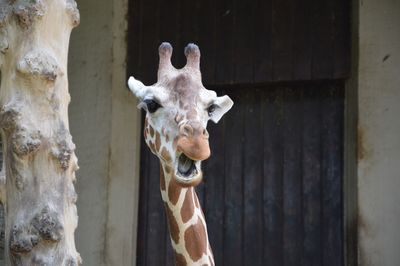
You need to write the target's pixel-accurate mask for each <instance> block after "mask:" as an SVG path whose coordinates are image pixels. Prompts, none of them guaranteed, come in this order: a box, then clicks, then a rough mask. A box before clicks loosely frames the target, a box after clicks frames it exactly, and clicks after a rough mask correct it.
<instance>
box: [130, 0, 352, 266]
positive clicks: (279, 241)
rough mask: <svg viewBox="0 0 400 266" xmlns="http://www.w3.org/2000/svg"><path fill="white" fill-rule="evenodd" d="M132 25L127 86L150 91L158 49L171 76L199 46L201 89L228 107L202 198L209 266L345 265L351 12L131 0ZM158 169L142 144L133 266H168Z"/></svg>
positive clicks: (289, 0)
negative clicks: (164, 48)
mask: <svg viewBox="0 0 400 266" xmlns="http://www.w3.org/2000/svg"><path fill="white" fill-rule="evenodd" d="M129 14H130V15H131V19H130V20H129V21H130V27H129V51H128V55H129V62H128V74H129V75H132V74H133V75H135V77H136V78H138V79H141V80H142V81H144V82H145V84H150V83H153V82H155V78H156V72H157V62H158V55H157V48H158V45H159V44H160V43H161V42H162V41H169V42H171V43H172V44H173V46H174V54H173V63H174V65H175V66H176V67H182V66H183V65H184V55H183V47H184V46H185V45H186V44H187V43H188V42H195V43H197V44H199V46H200V49H201V52H202V61H201V68H202V73H203V83H204V84H205V85H206V87H207V88H210V89H214V90H216V91H217V93H218V94H219V95H222V94H228V95H229V96H230V97H231V98H232V99H233V100H234V102H235V105H234V108H233V109H232V110H231V111H230V112H229V113H228V114H227V115H226V117H225V118H224V119H223V120H222V121H221V122H220V123H219V124H218V125H214V124H212V123H210V124H209V131H210V136H211V137H210V138H211V139H210V141H211V149H212V156H211V158H210V159H209V160H208V161H206V162H205V163H204V165H203V168H204V172H205V180H204V183H203V184H202V185H200V186H199V187H198V189H197V191H198V193H199V195H200V199H201V201H202V206H203V208H204V211H205V216H206V220H207V225H208V230H209V235H210V242H211V245H212V247H213V251H214V255H215V260H216V265H229V266H231V265H251V266H257V265H277V266H281V265H296V266H297V265H305V266H309V265H328V266H329V265H332V266H337V265H344V263H343V261H344V258H343V256H344V255H343V254H344V239H343V195H342V184H343V122H344V118H343V110H344V105H343V103H344V80H345V78H346V77H347V76H348V74H349V48H350V36H349V30H350V27H349V4H348V3H347V1H344V0H340V1H328V0H322V1H294V0H285V1H282V0H266V1H238V0H231V1H211V0H205V1H204V0H202V1H200V0H196V1H189V2H188V1H183V0H181V1H161V0H134V1H131V2H130V12H129ZM142 143H143V141H142ZM158 164H159V163H158V159H157V158H156V157H155V156H154V155H152V154H151V153H150V152H149V150H148V148H147V147H145V145H143V146H142V148H141V171H140V173H141V179H140V202H139V205H140V207H139V228H138V245H137V246H138V252H137V254H138V257H137V264H138V265H149V266H153V265H154V266H156V265H173V255H172V249H171V244H170V239H169V235H168V229H167V225H166V219H165V214H164V209H163V205H162V200H161V196H160V192H159V166H158Z"/></svg>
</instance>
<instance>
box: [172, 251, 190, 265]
mask: <svg viewBox="0 0 400 266" xmlns="http://www.w3.org/2000/svg"><path fill="white" fill-rule="evenodd" d="M175 265H176V266H187V265H188V264H187V262H186V259H185V257H184V256H183V255H182V254H179V253H176V252H175Z"/></svg>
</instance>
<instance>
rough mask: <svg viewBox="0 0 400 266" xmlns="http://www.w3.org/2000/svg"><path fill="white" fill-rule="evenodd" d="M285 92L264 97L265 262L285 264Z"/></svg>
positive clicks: (272, 91)
mask: <svg viewBox="0 0 400 266" xmlns="http://www.w3.org/2000/svg"><path fill="white" fill-rule="evenodd" d="M282 108H283V93H282V90H280V89H271V88H269V89H268V91H265V94H264V97H263V118H262V119H263V143H264V144H263V147H264V152H263V153H264V164H263V165H264V166H263V167H264V186H263V201H264V204H263V208H264V209H263V214H264V223H263V224H264V230H263V231H264V241H263V242H264V258H263V263H264V265H268V266H282V265H283V253H282V245H283V243H282V235H283V220H282V217H283V210H282V207H283V197H282V186H283V183H282V180H283V149H282V142H283V139H282V124H283V120H282V119H283V117H282V111H283V110H282Z"/></svg>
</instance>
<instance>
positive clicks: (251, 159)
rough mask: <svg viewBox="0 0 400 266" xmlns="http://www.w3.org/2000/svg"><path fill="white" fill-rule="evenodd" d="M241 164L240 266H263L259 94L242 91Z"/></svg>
mask: <svg viewBox="0 0 400 266" xmlns="http://www.w3.org/2000/svg"><path fill="white" fill-rule="evenodd" d="M245 93H246V94H245V101H246V105H245V107H244V112H245V114H244V149H243V151H244V160H243V173H244V175H243V177H242V178H243V187H244V192H243V197H244V198H243V202H244V206H243V207H244V213H243V230H244V239H243V253H244V265H263V264H262V258H263V236H262V234H261V232H262V230H263V224H262V223H263V215H262V211H263V206H262V190H261V188H262V186H263V168H262V162H263V159H262V158H263V157H262V152H263V143H261V141H262V140H263V137H262V124H261V121H262V117H261V100H260V98H261V97H260V96H261V90H260V89H255V90H254V89H252V90H245Z"/></svg>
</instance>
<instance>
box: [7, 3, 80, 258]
mask: <svg viewBox="0 0 400 266" xmlns="http://www.w3.org/2000/svg"><path fill="white" fill-rule="evenodd" d="M78 24H79V12H78V9H77V7H76V2H75V1H74V0H0V71H1V87H0V130H1V136H2V140H3V145H4V161H5V162H4V168H5V169H4V170H5V177H6V178H2V179H1V180H0V200H1V202H2V203H3V204H4V207H5V220H6V221H5V263H6V265H78V264H80V256H79V254H78V253H77V251H76V249H75V241H74V231H75V228H76V226H77V220H78V216H77V211H76V204H75V203H76V199H77V196H76V193H75V189H74V185H73V183H74V181H75V171H76V170H77V169H78V165H77V158H76V156H75V153H74V150H75V146H74V144H73V142H72V139H71V135H70V132H69V125H68V110H67V109H68V104H69V101H70V96H69V93H68V79H67V58H68V45H69V37H70V33H71V30H72V28H74V27H75V26H77V25H78Z"/></svg>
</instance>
